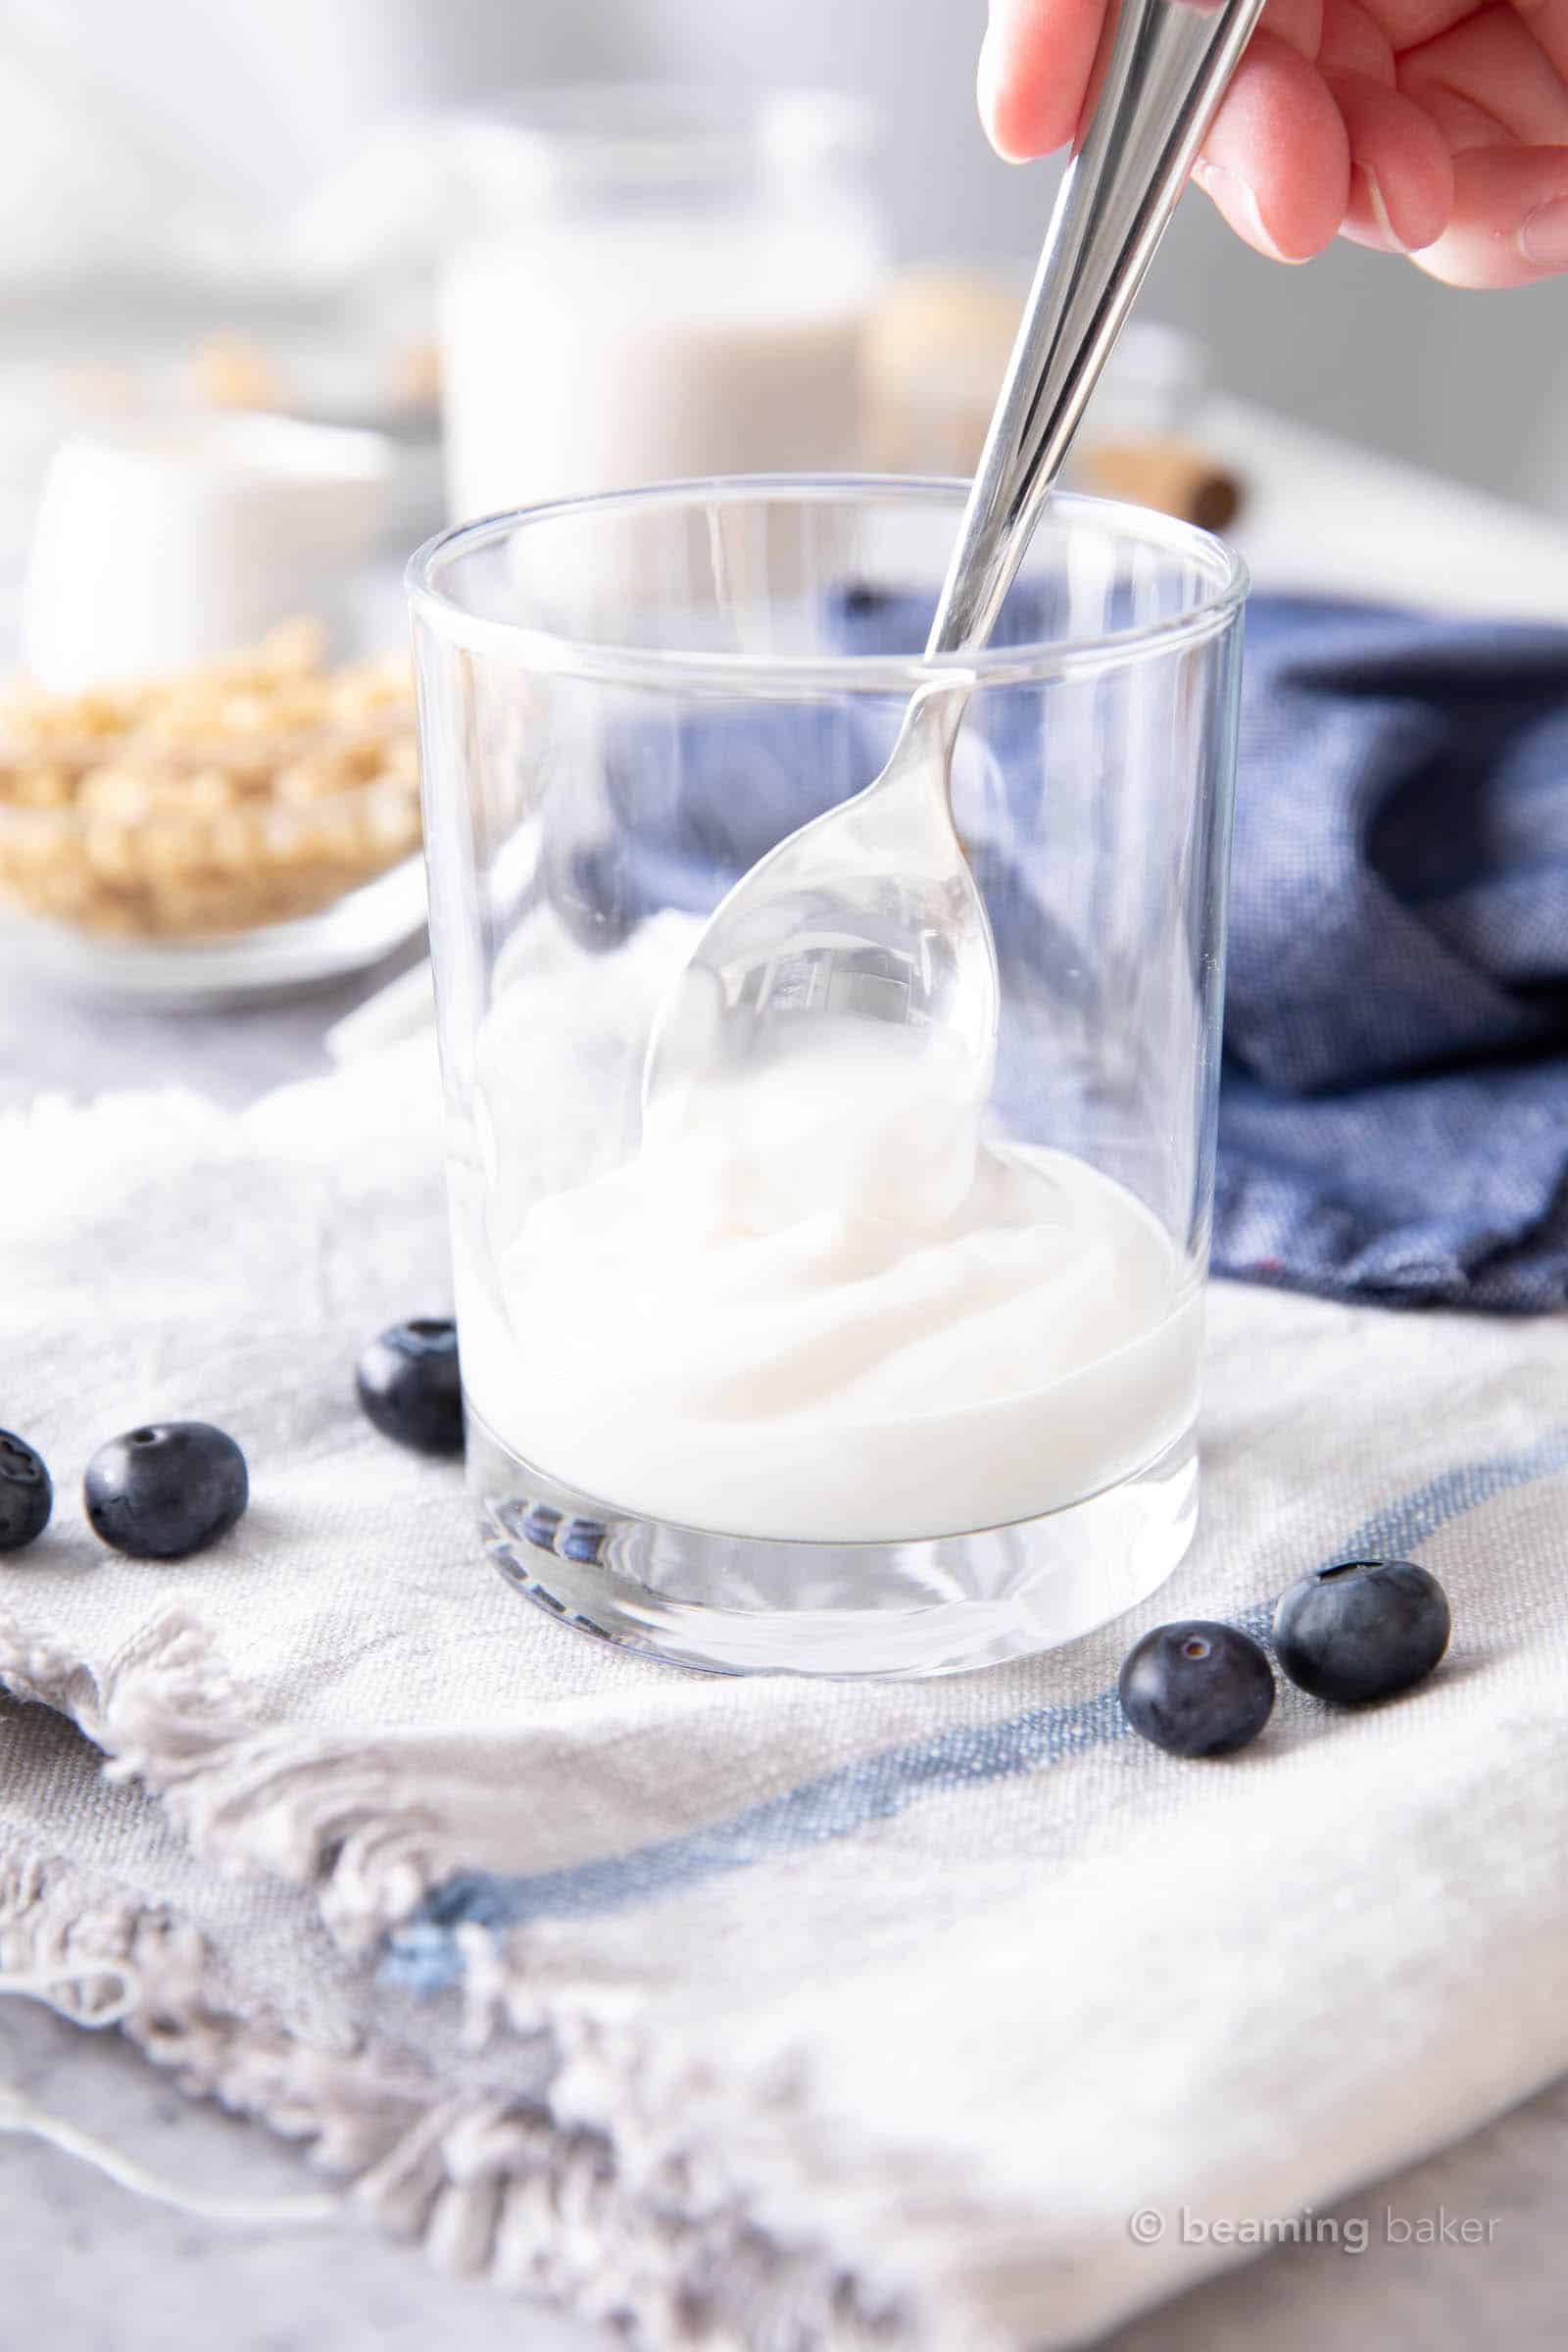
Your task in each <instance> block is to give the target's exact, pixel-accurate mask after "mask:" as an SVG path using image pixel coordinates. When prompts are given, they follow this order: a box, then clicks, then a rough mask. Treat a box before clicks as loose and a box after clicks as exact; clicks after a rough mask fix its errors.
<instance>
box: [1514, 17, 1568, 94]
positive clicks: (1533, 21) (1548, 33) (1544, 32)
mask: <svg viewBox="0 0 1568 2352" xmlns="http://www.w3.org/2000/svg"><path fill="white" fill-rule="evenodd" d="M1513 5H1514V7H1515V9H1516V10H1517V12H1518V14H1519V16H1520V18H1521V20H1522V21H1523V23H1524V25H1525V28H1526V30H1527V31H1528V32H1529V33H1530V34H1531V36H1532V37H1533V38H1534V39H1535V40H1537V41H1539V42H1540V44H1541V47H1542V48H1543V50H1544V52H1545V54H1546V56H1547V57H1549V58H1550V60H1551V62H1552V64H1553V65H1554V66H1555V67H1556V69H1557V71H1558V73H1561V74H1562V75H1563V76H1564V78H1565V79H1568V0H1513Z"/></svg>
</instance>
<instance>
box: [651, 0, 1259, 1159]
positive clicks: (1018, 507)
mask: <svg viewBox="0 0 1568 2352" xmlns="http://www.w3.org/2000/svg"><path fill="white" fill-rule="evenodd" d="M1261 12H1262V0H1215V4H1214V5H1207V4H1205V0H1120V4H1119V5H1115V6H1113V7H1112V9H1111V11H1110V13H1109V15H1108V16H1107V19H1106V23H1105V28H1104V31H1103V35H1102V39H1101V46H1100V53H1099V55H1098V57H1097V59H1096V64H1095V73H1094V78H1093V80H1092V82H1091V91H1092V103H1091V109H1090V113H1089V118H1088V127H1087V129H1086V130H1085V132H1084V133H1083V136H1082V138H1081V140H1080V142H1079V144H1078V146H1077V147H1076V148H1075V150H1074V153H1073V156H1072V159H1071V161H1070V163H1069V165H1068V167H1067V171H1066V173H1065V175H1064V177H1063V179H1062V182H1061V186H1060V188H1059V190H1058V193H1057V197H1056V203H1055V208H1054V212H1053V215H1052V220H1051V226H1050V228H1049V230H1048V231H1047V235H1046V241H1045V247H1044V250H1043V252H1042V254H1041V258H1040V266H1039V269H1038V270H1037V271H1036V273H1035V279H1034V284H1033V286H1032V287H1031V289H1030V294H1029V300H1028V303H1027V305H1026V307H1025V311H1024V316H1023V321H1022V324H1021V325H1020V327H1019V330H1018V336H1017V340H1016V342H1015V343H1014V345H1013V349H1012V356H1011V358H1010V360H1009V361H1008V364H1007V373H1006V378H1005V382H1004V384H1003V388H1002V394H1001V397H1000V399H999V401H998V404H997V409H996V413H995V415H994V417H993V418H992V421H991V428H990V431H989V433H988V435H987V438H986V445H985V449H984V451H983V453H982V456H981V460H980V466H979V470H978V471H977V473H976V475H975V479H974V485H973V488H972V489H971V491H970V494H969V501H968V505H967V507H966V508H965V511H964V516H963V522H962V526H961V528H960V530H959V533H958V540H957V544H956V547H955V549H954V552H953V558H952V561H951V563H950V564H949V567H948V574H947V578H946V580H945V582H944V584H943V588H942V594H941V598H940V600H939V602H938V605H937V613H936V618H935V621H934V622H933V624H932V628H931V634H930V637H929V639H928V641H927V644H926V649H925V658H926V660H927V661H928V662H932V663H940V664H941V668H940V670H939V672H938V674H937V675H935V676H934V677H933V678H932V679H931V681H930V682H929V683H928V684H926V685H924V686H922V687H921V688H920V690H919V691H918V692H917V693H916V695H915V696H914V699H913V701H912V702H911V703H910V705H909V709H908V712H907V716H906V718H905V721H904V725H903V727H902V728H901V730H900V733H899V739H898V742H897V743H896V744H895V746H894V749H893V755H892V758H891V759H890V760H888V763H887V765H886V766H885V767H884V768H883V770H882V773H881V774H880V775H879V776H878V777H877V778H876V779H875V781H874V782H873V783H870V784H868V785H867V786H866V787H865V789H864V790H863V791H862V792H859V793H857V794H856V795H855V797H854V799H852V800H850V801H846V802H844V803H843V804H842V805H841V806H840V807H838V808H836V809H829V810H828V811H827V812H826V814H825V815H822V816H819V817H817V818H815V819H814V821H813V822H812V823H810V824H809V825H805V826H803V827H802V828H801V830H800V831H799V832H797V833H792V834H791V835H790V836H789V838H788V839H787V840H785V841H782V842H780V843H779V845H778V847H777V848H776V849H775V850H772V851H771V852H769V854H768V856H767V857H765V858H761V859H760V860H759V862H758V863H757V864H756V865H755V866H753V868H752V870H751V871H750V873H747V874H744V875H743V876H742V877H741V879H740V881H739V882H737V883H736V884H735V886H734V888H733V889H732V890H731V891H730V892H729V893H728V894H727V896H726V897H725V898H724V899H723V900H722V901H721V902H720V904H719V906H718V907H717V908H716V909H715V911H714V913H713V914H712V915H711V918H710V920H709V923H708V926H707V928H706V929H705V931H704V932H703V935H702V937H701V939H700V940H699V941H698V943H697V946H696V948H695V949H694V951H693V953H692V956H691V960H690V962H689V963H688V964H687V966H686V968H685V970H684V971H683V972H682V974H681V976H680V978H679V979H678V980H677V981H676V983H675V985H674V986H673V988H672V989H671V990H670V991H669V994H668V995H667V996H666V998H665V999H664V1001H663V1003H662V1005H661V1006H660V1008H659V1012H658V1015H657V1017H656V1020H655V1023H654V1028H653V1034H652V1036H651V1038H650V1040H649V1046H648V1053H647V1057H646V1060H645V1062H644V1065H643V1108H644V1114H645V1117H646V1116H647V1115H648V1114H649V1113H651V1112H652V1111H653V1109H654V1107H655V1105H656V1104H657V1103H660V1102H661V1101H662V1100H664V1099H665V1098H667V1097H668V1096H670V1095H671V1094H672V1093H673V1092H674V1091H675V1090H676V1089H678V1088H684V1087H685V1086H687V1085H689V1084H691V1083H692V1082H693V1081H694V1080H696V1081H701V1080H703V1079H704V1078H706V1077H709V1076H711V1075H715V1074H720V1073H722V1072H723V1071H725V1070H727V1069H730V1068H733V1067H735V1066H738V1065H739V1064H740V1063H742V1062H744V1061H746V1060H749V1059H750V1058H752V1057H753V1056H754V1055H757V1054H760V1053H764V1052H767V1051H769V1050H770V1049H772V1048H773V1047H776V1046H780V1045H783V1044H785V1043H787V1042H791V1040H792V1038H794V1037H799V1036H800V1035H801V1034H802V1031H803V1026H804V1024H805V1023H806V1022H807V1021H808V1020H810V1019H811V1018H812V1016H815V1020H820V1019H821V1018H822V1017H824V1016H826V1017H832V1016H835V1015H845V1014H848V1015H851V1016H859V1017H866V1018H872V1019H880V1020H886V1021H894V1022H901V1023H907V1024H910V1025H912V1026H916V1027H918V1028H920V1029H923V1030H927V1031H929V1032H931V1033H932V1034H931V1039H930V1042H931V1043H932V1044H933V1045H939V1046H940V1047H941V1048H942V1049H943V1050H944V1051H946V1052H947V1053H948V1054H950V1055H952V1056H954V1057H955V1058H956V1063H957V1065H958V1067H957V1070H956V1083H957V1084H958V1085H959V1087H960V1088H961V1089H962V1091H964V1092H968V1093H971V1094H972V1097H973V1099H974V1100H975V1101H977V1102H978V1101H980V1100H982V1099H983V1098H984V1096H985V1095H986V1093H987V1092H988V1091H989V1088H990V1084H991V1075H992V1069H993V1066H994V1063H995V1058H996V1045H997V1020H998V1013H999V1008H1000V1003H1001V990H1000V984H999V980H998V974H997V951H996V943H995V942H994V940H993V939H992V936H991V925H990V923H989V921H988V920H987V917H986V910H985V907H984V904H983V903H982V901H981V897H980V893H979V891H978V890H977V888H976V887H975V881H974V876H973V874H972V873H971V872H970V870H969V861H968V859H967V858H966V857H965V856H964V853H963V848H962V845H961V844H960V842H959V840H958V836H957V833H956V830H955V827H954V821H953V802H952V760H953V746H954V742H955V739H956V735H957V731H958V726H959V722H960V720H961V719H962V716H963V711H964V706H965V703H966V702H967V700H968V696H969V694H970V692H971V690H972V688H973V684H974V679H973V676H972V674H968V673H965V671H964V670H963V669H962V667H961V662H962V658H963V656H964V655H965V654H969V653H973V652H977V651H978V650H979V649H980V648H981V647H983V646H984V645H985V643H986V641H987V639H988V638H989V636H990V634H991V631H992V629H993V627H994V626H995V624H996V619H997V615H998V613H999V612H1000V611H1001V609H1002V604H1003V599H1004V598H1005V595H1006V593H1007V590H1008V588H1009V587H1010V586H1011V584H1012V581H1013V578H1014V575H1015V574H1016V572H1017V569H1018V565H1019V564H1020V563H1021V562H1022V560H1023V556H1024V553H1025V550H1026V549H1027V547H1028V544H1029V538H1030V534H1031V532H1032V530H1033V528H1034V525H1035V523H1036V521H1037V519H1038V517H1039V515H1040V511H1041V509H1042V507H1043V505H1044V504H1045V500H1046V497H1047V495H1048V493H1049V491H1050V489H1051V486H1052V484H1053V482H1054V480H1055V478H1056V475H1057V474H1058V472H1059V471H1060V468H1061V464H1062V460H1063V459H1064V457H1065V456H1066V453H1067V449H1068V446H1069V444H1070V442H1071V440H1072V437H1073V434H1074V432H1075V431H1076V429H1077V426H1078V422H1079V419H1080V418H1081V417H1082V415H1083V412H1084V408H1085V405H1086V403H1087V402H1088V399H1089V395H1090V393H1091V392H1092V391H1093V389H1094V387H1095V384H1096V382H1097V380H1098V378H1099V375H1100V371H1101V369H1102V368H1103V366H1104V363H1105V360H1106V357H1107V355H1108V354H1109V351H1110V349H1111V346H1112V344H1113V343H1114V342H1115V340H1116V337H1117V335H1118V334H1119V332H1120V331H1121V327H1122V324H1123V322H1124V320H1125V319H1126V317H1127V313H1128V311H1129V309H1130V308H1131V305H1132V302H1133V298H1134V296H1135V295H1136V293H1137V291H1138V288H1139V286H1140V285H1141V284H1142V282H1143V279H1144V275H1145V272H1146V271H1147V270H1148V268H1149V265H1150V263H1151V262H1152V259H1153V256H1154V250H1155V248H1156V246H1157V245H1158V243H1159V240H1160V238H1161V236H1162V235H1163V234H1164V231H1165V228H1166V226H1167V224H1168V222H1169V221H1170V217H1171V215H1172V213H1173V212H1174V211H1175V209H1176V202H1177V199H1178V197H1179V196H1180V194H1181V191H1182V188H1183V187H1184V185H1185V184H1186V180H1187V175H1188V173H1189V172H1190V171H1191V169H1192V166H1193V163H1194V161H1195V159H1196V158H1197V155H1198V151H1199V148H1200V147H1201V144H1202V141H1203V138H1204V135H1205V133H1206V132H1207V129H1208V126H1209V123H1210V122H1211V121H1212V119H1213V116H1214V112H1215V110H1216V108H1217V107H1218V105H1219V101H1220V99H1221V97H1222V96H1223V94H1224V91H1225V86H1226V84H1227V83H1228V81H1229V80H1230V77H1231V74H1232V73H1233V72H1234V70H1235V68H1236V65H1237V63H1238V61H1239V60H1240V58H1241V54H1242V51H1243V50H1244V49H1245V47H1246V45H1247V42H1248V40H1249V38H1250V34H1251V32H1252V28H1253V26H1254V25H1256V23H1257V20H1258V17H1259V15H1260V14H1261ZM812 1025H813V1027H814V1021H813V1022H812Z"/></svg>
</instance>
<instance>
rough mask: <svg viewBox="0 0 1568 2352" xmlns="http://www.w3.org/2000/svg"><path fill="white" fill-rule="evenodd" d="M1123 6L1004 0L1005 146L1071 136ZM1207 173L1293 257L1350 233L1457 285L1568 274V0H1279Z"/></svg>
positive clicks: (1257, 229)
mask: <svg viewBox="0 0 1568 2352" xmlns="http://www.w3.org/2000/svg"><path fill="white" fill-rule="evenodd" d="M1110 4H1111V0H990V7H991V24H990V29H989V30H988V32H987V34H986V38H985V45H984V47H983V49H982V51H981V56H980V77H979V89H980V113H981V117H982V119H983V121H984V123H985V125H986V129H987V131H988V132H989V134H990V137H991V141H992V144H993V145H994V146H995V147H996V148H997V150H998V152H999V153H1000V154H1002V155H1005V156H1006V157H1009V158H1010V159H1011V160H1013V161H1014V162H1022V161H1023V160H1024V159H1025V158H1027V157H1030V156H1036V155H1049V154H1050V153H1051V152H1052V151H1053V150H1054V149H1055V148H1057V147H1064V146H1066V145H1067V144H1068V142H1069V141H1070V140H1071V139H1072V137H1073V135H1074V133H1075V131H1076V129H1077V127H1078V120H1079V116H1080V115H1081V113H1082V111H1083V106H1084V99H1085V94H1086V91H1087V88H1088V83H1089V75H1090V70H1091V68H1092V66H1093V63H1094V57H1095V50H1096V47H1097V44H1098V42H1099V38H1100V28H1101V25H1102V23H1103V18H1104V14H1105V9H1106V7H1107V6H1108V5H1110ZM1193 176H1194V178H1195V179H1196V180H1197V181H1198V183H1199V185H1200V187H1201V188H1202V189H1203V190H1204V191H1205V193H1206V194H1207V195H1208V196H1209V197H1211V198H1212V200H1213V202H1214V203H1215V205H1216V206H1217V207H1218V208H1219V210H1220V212H1221V213H1222V214H1223V215H1224V217H1225V219H1226V220H1227V221H1229V222H1230V224H1231V226H1232V228H1234V229H1235V230H1236V231H1237V233H1238V235H1240V236H1242V237H1245V238H1246V240H1247V242H1248V244H1249V245H1251V246H1254V247H1255V248H1256V250H1257V251H1258V252H1259V253H1265V254H1269V255H1271V256H1272V257H1273V258H1274V259H1275V260H1278V261H1288V262H1304V261H1306V260H1308V259H1309V258H1310V256H1311V255H1312V254H1314V253H1318V252H1320V251H1321V250H1322V248H1323V247H1324V246H1325V245H1327V244H1328V243H1329V242H1330V240H1331V239H1332V238H1333V237H1335V236H1337V235H1338V236H1346V237H1350V238H1352V239H1353V240H1354V241H1355V243H1356V244H1358V245H1370V246H1373V247H1375V248H1376V249H1377V250H1378V251H1379V252H1383V253H1401V252H1402V253H1408V254H1410V255H1411V257H1412V259H1413V260H1414V261H1415V263H1416V266H1417V268H1418V269H1421V270H1427V271H1428V272H1429V273H1430V274H1431V275H1432V276H1433V277H1439V278H1443V279H1445V280H1446V282H1447V283H1448V284H1449V285H1455V286H1519V285H1528V284H1530V283H1531V282H1532V281H1533V280H1535V279H1537V278H1542V277H1549V276H1551V275H1552V274H1553V272H1554V271H1556V270H1568V0H1268V4H1267V6H1266V7H1265V9H1264V12H1263V20H1262V23H1261V25H1259V27H1258V30H1257V31H1256V32H1255V33H1254V34H1253V36H1252V39H1251V42H1250V46H1249V48H1248V51H1247V54H1246V56H1245V57H1244V58H1243V60H1242V63H1241V65H1240V67H1239V68H1238V70H1237V73H1236V77H1235V79H1234V80H1233V81H1232V83H1231V86H1230V88H1229V90H1228V91H1227V92H1226V95H1225V101H1224V104H1223V105H1222V106H1221V108H1220V111H1219V113H1218V115H1217V116H1216V118H1215V121H1214V124H1213V127H1212V129H1211V130H1210V131H1209V134H1208V138H1207V140H1206V142H1205V144H1204V148H1203V155H1202V159H1201V162H1200V163H1199V165H1198V166H1197V168H1196V170H1195V172H1194V174H1193Z"/></svg>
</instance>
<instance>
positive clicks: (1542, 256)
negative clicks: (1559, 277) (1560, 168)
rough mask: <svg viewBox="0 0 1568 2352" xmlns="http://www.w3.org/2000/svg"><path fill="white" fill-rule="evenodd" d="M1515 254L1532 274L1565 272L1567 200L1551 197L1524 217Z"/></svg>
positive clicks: (1567, 224)
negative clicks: (1519, 256)
mask: <svg viewBox="0 0 1568 2352" xmlns="http://www.w3.org/2000/svg"><path fill="white" fill-rule="evenodd" d="M1519 250H1520V252H1521V253H1522V254H1523V255H1524V257H1525V260H1526V261H1527V262H1528V263H1529V264H1530V266H1531V268H1532V269H1533V270H1568V196H1554V197H1553V198H1552V199H1551V201H1550V203H1548V204H1538V205H1537V207H1536V209H1535V211H1534V212H1533V213H1526V215H1525V217H1524V221H1523V222H1522V224H1521V226H1520V230H1519Z"/></svg>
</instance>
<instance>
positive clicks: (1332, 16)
mask: <svg viewBox="0 0 1568 2352" xmlns="http://www.w3.org/2000/svg"><path fill="white" fill-rule="evenodd" d="M1317 70H1318V72H1319V73H1322V74H1323V75H1325V76H1332V75H1333V74H1335V73H1359V74H1360V75H1361V76H1362V78H1363V79H1364V80H1366V81H1381V82H1383V83H1384V84H1385V85H1386V86H1387V87H1388V88H1389V89H1391V90H1392V89H1393V87H1394V50H1393V48H1392V46H1391V45H1390V42H1389V36H1388V34H1387V33H1386V32H1385V31H1384V30H1383V27H1382V26H1381V25H1379V24H1378V23H1377V21H1376V19H1375V18H1374V17H1373V16H1372V14H1371V12H1370V11H1369V10H1367V9H1364V8H1361V7H1358V6H1357V4H1356V0H1329V4H1328V7H1327V8H1326V9H1325V10H1324V12H1323V38H1322V40H1321V42H1320V43H1319V45H1318V52H1317Z"/></svg>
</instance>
